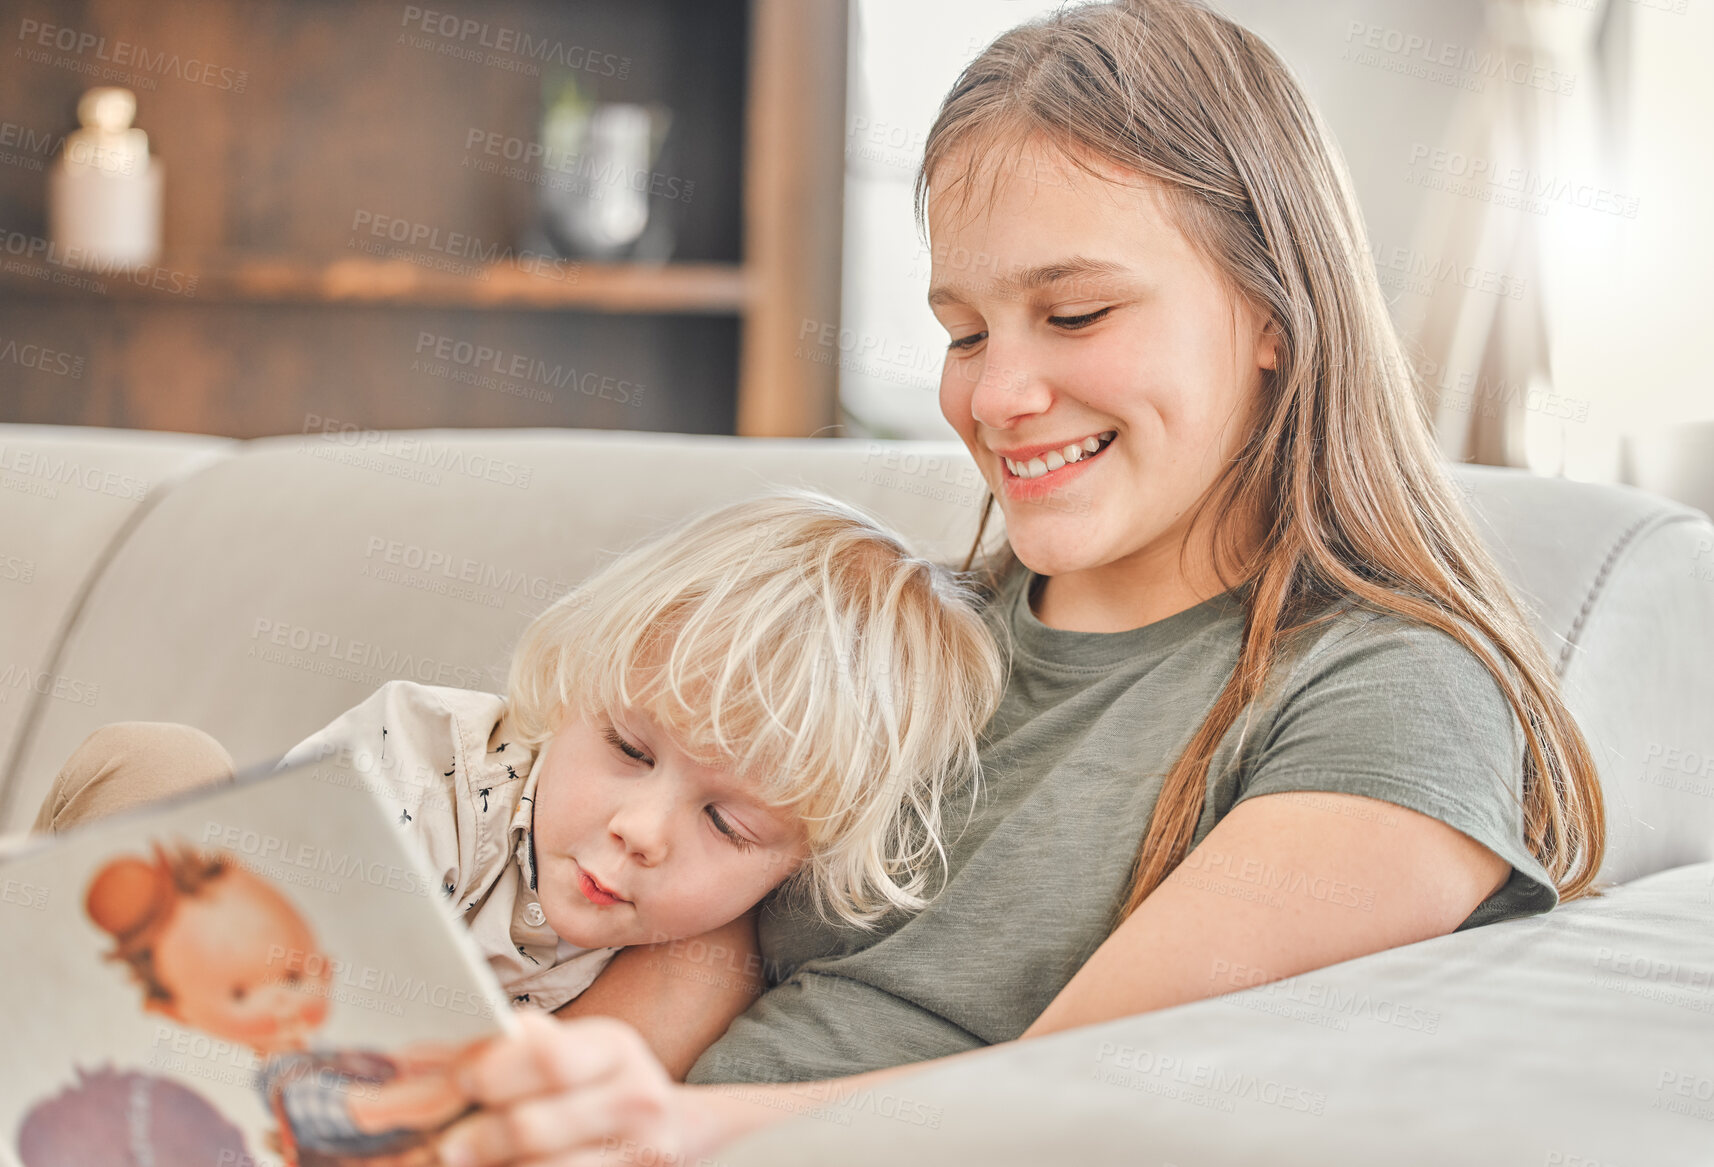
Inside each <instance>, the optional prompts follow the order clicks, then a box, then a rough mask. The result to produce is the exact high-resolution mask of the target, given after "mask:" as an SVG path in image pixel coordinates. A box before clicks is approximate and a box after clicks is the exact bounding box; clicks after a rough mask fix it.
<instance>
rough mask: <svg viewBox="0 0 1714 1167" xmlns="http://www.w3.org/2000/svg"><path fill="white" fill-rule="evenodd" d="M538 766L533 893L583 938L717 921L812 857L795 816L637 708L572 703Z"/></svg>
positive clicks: (698, 930)
mask: <svg viewBox="0 0 1714 1167" xmlns="http://www.w3.org/2000/svg"><path fill="white" fill-rule="evenodd" d="M536 764H537V766H538V767H539V768H540V772H539V776H538V777H537V780H536V806H535V843H536V885H537V892H538V894H539V895H540V896H541V904H542V910H543V911H544V912H545V913H546V915H547V922H548V925H549V926H550V927H551V928H553V930H554V931H555V932H557V933H558V934H559V935H560V936H561V937H562V938H564V939H566V940H568V941H570V942H571V943H573V944H577V945H580V946H582V947H584V948H607V947H612V946H616V945H631V944H655V943H659V942H661V941H664V940H678V939H683V938H685V937H690V936H697V935H700V934H702V933H704V932H707V931H709V930H710V929H712V928H718V927H719V926H721V925H722V924H725V923H728V922H729V921H731V920H734V919H737V918H738V917H739V916H741V915H743V914H744V913H745V912H747V911H748V910H749V909H750V908H751V907H752V906H754V905H755V904H756V902H757V901H758V900H760V899H761V898H762V897H763V896H764V895H766V894H767V893H768V892H769V891H771V890H772V889H773V888H774V887H775V886H777V885H778V884H779V883H780V882H781V881H783V880H784V879H785V878H786V877H787V876H789V875H791V874H792V872H794V871H796V870H797V869H798V867H799V866H800V865H801V864H802V863H803V860H804V859H805V858H806V856H807V855H808V846H807V835H806V832H805V831H804V827H803V823H802V822H801V821H800V820H799V819H798V817H797V816H796V815H795V814H793V813H791V812H790V811H788V810H778V809H773V808H770V807H768V806H767V805H765V804H764V803H763V802H762V801H761V800H760V799H759V798H758V797H756V795H755V793H754V792H753V791H752V790H751V789H750V785H749V784H748V783H745V782H743V781H742V780H740V779H738V778H736V777H734V776H733V775H732V774H731V773H729V772H728V771H725V770H720V769H713V768H710V767H708V766H703V765H700V764H698V763H697V762H695V761H693V760H692V759H690V758H688V757H686V756H685V755H684V754H683V753H682V752H680V750H679V749H678V747H677V746H676V745H675V743H674V742H673V740H672V739H671V738H670V737H669V736H668V735H667V734H666V733H664V732H662V731H661V730H660V728H659V727H658V726H657V725H656V724H655V722H654V720H653V719H652V718H650V717H649V716H648V715H647V714H646V713H644V712H642V711H640V710H630V711H627V712H625V713H623V714H617V715H615V717H614V719H613V720H612V721H609V720H608V719H607V718H606V717H605V716H602V715H596V716H595V717H594V718H591V719H586V718H585V717H584V716H583V715H582V714H581V713H580V712H576V711H574V712H568V713H567V715H566V717H565V719H564V720H563V721H562V722H561V723H560V727H559V730H558V732H556V733H555V734H554V736H553V738H552V740H551V741H550V742H549V743H548V744H547V745H546V746H544V747H543V753H542V756H541V757H540V758H538V759H537V762H536ZM722 827H724V828H725V831H723V830H722ZM726 831H730V832H731V833H732V835H736V836H737V839H736V840H734V839H733V838H732V837H731V836H729V835H728V834H727V833H725V832H726ZM592 879H593V880H594V881H595V883H596V884H599V885H600V886H601V887H605V888H606V889H607V890H608V891H610V892H612V893H614V895H616V896H617V897H619V898H618V899H617V900H615V899H612V898H610V897H608V896H604V895H602V894H601V893H600V890H599V888H597V887H592V886H591V883H590V881H591V880H592Z"/></svg>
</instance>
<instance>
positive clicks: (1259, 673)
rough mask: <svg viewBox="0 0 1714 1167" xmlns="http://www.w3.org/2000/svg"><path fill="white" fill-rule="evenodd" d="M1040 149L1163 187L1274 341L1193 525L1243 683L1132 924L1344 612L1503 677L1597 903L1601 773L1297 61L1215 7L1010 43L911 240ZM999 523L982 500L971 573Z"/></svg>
mask: <svg viewBox="0 0 1714 1167" xmlns="http://www.w3.org/2000/svg"><path fill="white" fill-rule="evenodd" d="M1025 142H1032V143H1045V144H1047V145H1049V146H1051V147H1052V148H1054V149H1055V150H1056V152H1057V153H1058V154H1059V155H1061V156H1063V157H1064V159H1065V160H1066V161H1067V162H1068V163H1070V164H1072V165H1076V166H1080V167H1082V168H1083V169H1084V170H1086V171H1088V172H1090V173H1098V170H1097V167H1098V166H1100V165H1101V164H1116V165H1117V166H1119V167H1121V168H1123V169H1124V170H1125V171H1126V172H1129V173H1133V174H1139V175H1143V176H1146V177H1147V178H1149V179H1154V180H1156V181H1157V182H1158V183H1159V184H1160V185H1161V186H1162V187H1163V188H1164V190H1165V192H1166V195H1167V204H1168V206H1169V207H1170V208H1171V209H1172V211H1173V214H1174V217H1175V219H1176V221H1177V223H1178V225H1179V227H1180V229H1181V230H1182V231H1183V232H1184V234H1185V236H1186V238H1187V239H1189V240H1190V242H1191V243H1192V245H1193V246H1195V247H1196V248H1197V249H1198V251H1199V252H1200V253H1201V254H1202V255H1203V256H1204V257H1205V258H1206V259H1207V260H1208V261H1209V262H1210V263H1212V264H1213V265H1214V267H1215V268H1216V269H1217V270H1218V271H1220V272H1221V273H1223V275H1224V278H1225V279H1226V281H1227V284H1228V287H1229V288H1230V289H1231V290H1232V291H1234V292H1235V293H1236V294H1237V295H1239V296H1242V297H1244V298H1246V299H1247V300H1248V301H1249V302H1250V303H1252V304H1255V305H1258V306H1260V307H1262V308H1264V309H1265V310H1266V312H1267V313H1268V314H1269V315H1271V317H1272V321H1273V326H1274V328H1275V329H1276V330H1277V337H1278V360H1277V365H1276V368H1275V369H1274V371H1273V372H1272V373H1271V374H1266V375H1265V379H1264V381H1263V382H1262V389H1261V392H1260V393H1259V394H1258V395H1257V401H1256V403H1255V408H1254V413H1253V414H1252V416H1251V417H1250V418H1249V419H1247V420H1248V422H1249V431H1248V432H1249V438H1248V441H1247V443H1246V444H1245V446H1244V447H1243V449H1242V450H1241V452H1240V453H1239V455H1238V456H1237V457H1236V458H1234V459H1233V460H1232V461H1231V462H1230V463H1229V464H1228V465H1227V466H1226V467H1225V468H1224V470H1223V471H1222V472H1221V474H1220V476H1219V477H1218V478H1217V479H1216V480H1215V481H1214V483H1213V484H1212V485H1211V487H1210V488H1209V490H1208V491H1207V492H1206V493H1205V494H1204V495H1203V497H1202V499H1201V500H1200V502H1199V503H1198V505H1197V508H1196V510H1195V512H1193V514H1192V516H1191V529H1192V530H1195V529H1197V528H1196V523H1197V521H1198V520H1199V519H1200V517H1201V512H1202V510H1203V509H1204V508H1207V507H1212V508H1214V514H1215V515H1216V516H1217V520H1216V524H1215V528H1214V552H1215V570H1216V572H1217V574H1218V576H1219V578H1220V580H1221V581H1222V582H1223V583H1226V584H1227V585H1228V586H1237V587H1241V588H1243V589H1244V591H1243V595H1244V606H1245V622H1244V633H1243V643H1242V647H1241V650H1240V653H1239V658H1238V663H1237V666H1236V667H1235V668H1234V670H1233V672H1232V675H1231V677H1230V678H1229V679H1228V681H1227V683H1226V686H1225V688H1224V689H1223V690H1222V691H1221V693H1220V697H1219V699H1218V700H1217V701H1216V702H1215V704H1214V707H1213V709H1212V710H1211V711H1210V712H1209V714H1208V716H1207V718H1206V719H1205V720H1204V721H1203V723H1202V725H1201V728H1200V729H1199V730H1198V731H1197V732H1196V734H1195V736H1194V737H1193V738H1192V739H1191V741H1190V743H1189V745H1188V746H1187V747H1186V749H1185V751H1184V753H1183V754H1182V755H1180V757H1179V758H1178V760H1177V761H1176V762H1175V763H1174V764H1173V766H1172V768H1171V769H1170V770H1169V771H1168V773H1167V776H1166V779H1165V781H1164V784H1163V786H1162V789H1161V793H1160V797H1159V801H1158V802H1157V803H1156V806H1155V810H1154V813H1153V815H1152V817H1151V818H1150V821H1149V826H1148V830H1147V832H1146V833H1145V835H1144V838H1143V840H1142V844H1141V846H1140V848H1139V851H1138V856H1137V861H1136V865H1135V868H1134V874H1133V877H1132V882H1131V887H1130V890H1129V893H1128V894H1127V896H1126V898H1125V902H1124V906H1123V907H1122V909H1121V911H1120V914H1119V920H1123V919H1125V918H1126V917H1128V916H1129V915H1130V914H1131V912H1133V911H1135V910H1136V908H1137V906H1138V905H1139V904H1141V903H1142V902H1143V900H1144V899H1145V898H1147V897H1148V895H1149V894H1150V893H1151V892H1153V891H1154V889H1155V888H1156V887H1158V886H1159V885H1160V883H1161V881H1162V880H1164V879H1165V878H1166V877H1167V876H1168V875H1169V874H1170V873H1171V872H1172V870H1173V869H1174V868H1175V867H1176V866H1178V864H1179V863H1180V862H1182V861H1183V860H1184V858H1185V856H1186V854H1187V853H1188V852H1189V849H1190V845H1191V841H1192V839H1193V837H1194V835H1195V831H1196V825H1197V821H1198V819H1199V817H1200V816H1201V813H1202V807H1203V802H1204V799H1205V794H1206V787H1207V781H1208V768H1209V764H1210V762H1211V761H1212V758H1213V755H1214V752H1215V750H1216V747H1217V746H1218V745H1219V743H1220V741H1221V740H1222V738H1223V737H1224V736H1225V734H1226V732H1227V731H1228V729H1229V728H1230V727H1231V726H1232V724H1233V723H1234V721H1235V720H1236V719H1237V717H1238V715H1239V713H1240V712H1241V711H1242V710H1244V709H1245V707H1246V706H1247V705H1248V704H1249V703H1250V701H1251V700H1252V699H1253V698H1255V697H1256V696H1257V695H1258V694H1259V693H1260V692H1261V690H1262V687H1263V684H1264V682H1265V681H1266V679H1267V678H1268V676H1269V671H1270V669H1271V668H1272V666H1273V665H1274V663H1275V660H1276V656H1278V655H1279V654H1280V653H1281V650H1282V649H1283V647H1284V646H1285V644H1286V642H1287V641H1288V640H1289V639H1290V638H1291V637H1292V636H1293V635H1294V634H1296V633H1298V632H1300V631H1302V630H1304V629H1307V628H1309V627H1310V626H1312V625H1314V624H1316V623H1319V622H1320V621H1319V620H1318V619H1317V617H1318V616H1319V617H1321V618H1322V619H1325V613H1326V609H1327V607H1328V604H1329V602H1330V601H1332V600H1335V599H1338V598H1341V597H1347V596H1348V597H1352V598H1354V599H1355V600H1356V601H1357V603H1359V604H1360V605H1362V606H1365V607H1367V608H1370V609H1374V610H1378V611H1383V612H1391V613H1396V614H1397V615H1399V616H1402V617H1404V618H1406V619H1408V620H1412V621H1417V622H1420V623H1422V624H1426V625H1430V626H1432V627H1434V628H1438V629H1440V630H1441V631H1442V632H1445V633H1446V634H1447V635H1449V636H1452V637H1455V638H1456V639H1457V640H1458V641H1459V643H1461V644H1463V645H1464V646H1465V647H1466V648H1468V649H1469V650H1470V651H1471V652H1473V653H1475V654H1476V656H1477V658H1478V659H1480V660H1481V661H1482V662H1483V663H1484V664H1485V665H1486V666H1487V667H1488V669H1489V671H1490V672H1492V673H1493V675H1494V678H1495V680H1496V681H1497V682H1498V684H1499V686H1500V689H1501V690H1502V691H1503V692H1504V693H1505V696H1506V699H1507V701H1508V702H1509V703H1510V704H1511V706H1512V709H1513V710H1514V712H1515V713H1516V714H1517V717H1518V720H1519V722H1520V723H1521V725H1522V727H1523V730H1524V735H1525V738H1526V742H1527V749H1526V753H1525V758H1524V773H1523V810H1524V836H1525V842H1526V844H1527V845H1528V847H1529V849H1530V852H1531V853H1532V854H1533V855H1535V856H1536V857H1537V858H1538V859H1539V860H1540V861H1541V863H1542V865H1543V867H1545V868H1546V869H1547V871H1548V872H1549V874H1550V875H1551V876H1552V878H1553V880H1554V883H1555V886H1556V887H1557V888H1558V890H1559V894H1560V898H1561V900H1562V901H1568V900H1573V899H1577V898H1580V897H1582V896H1587V895H1597V894H1599V891H1598V889H1596V888H1595V887H1594V879H1595V875H1596V873H1597V872H1598V871H1599V869H1600V866H1601V858H1602V855H1603V853H1604V850H1605V846H1606V828H1605V819H1604V813H1603V809H1602V801H1601V787H1600V784H1599V781H1598V779H1597V776H1596V772H1595V764H1594V761H1593V759H1592V757H1591V755H1590V752H1589V748H1588V746H1587V744H1586V743H1585V742H1584V739H1583V735H1582V733H1581V732H1580V731H1579V729H1578V727H1577V724H1576V722H1575V721H1574V720H1573V719H1572V717H1571V714H1570V712H1569V711H1568V710H1567V709H1566V707H1565V704H1564V702H1563V700H1561V698H1560V695H1559V691H1558V683H1557V681H1556V679H1555V676H1554V673H1553V669H1552V667H1551V665H1550V664H1549V662H1548V659H1547V655H1546V653H1545V651H1544V650H1543V648H1542V646H1541V644H1540V642H1539V641H1538V640H1537V639H1536V637H1535V635H1534V633H1533V632H1532V631H1531V629H1530V627H1529V624H1528V623H1527V621H1526V618H1525V616H1524V614H1523V611H1522V609H1521V607H1520V605H1519V603H1518V601H1517V600H1516V598H1515V597H1514V596H1513V595H1512V593H1511V591H1510V589H1509V588H1508V586H1507V584H1506V581H1505V579H1504V577H1503V576H1502V575H1501V573H1500V570H1499V568H1498V566H1497V565H1496V564H1495V563H1494V561H1493V559H1492V558H1491V557H1490V556H1489V554H1488V552H1487V550H1486V549H1485V548H1484V547H1483V545H1482V543H1481V541H1480V539H1479V538H1478V536H1477V535H1476V532H1475V530H1474V528H1473V527H1472V526H1471V523H1470V521H1469V519H1468V517H1467V516H1466V514H1465V513H1464V511H1463V509H1462V508H1461V506H1460V505H1459V503H1458V501H1457V500H1456V499H1455V497H1454V496H1455V493H1456V489H1457V488H1456V487H1455V486H1453V484H1452V481H1451V479H1450V477H1449V475H1448V473H1447V470H1446V468H1445V466H1444V464H1443V462H1442V459H1441V456H1440V453H1439V450H1438V449H1437V447H1436V446H1435V443H1434V441H1433V438H1432V434H1431V430H1430V426H1429V421H1428V417H1427V414H1426V410H1425V408H1424V403H1423V398H1422V395H1421V392H1420V390H1419V387H1418V385H1417V382H1416V379H1415V376H1414V374H1413V372H1412V370H1411V368H1410V365H1409V362H1408V361H1407V360H1406V357H1405V354H1404V351H1403V348H1402V347H1401V345H1400V342H1399V339H1398V336H1397V334H1396V332H1395V331H1394V329H1393V326H1392V322H1391V320H1390V318H1389V317H1388V315H1387V309H1386V303H1385V301H1384V299H1383V298H1382V295H1381V289H1380V285H1379V281H1378V280H1377V277H1376V274H1375V269H1374V266H1373V264H1372V263H1371V261H1370V257H1369V250H1368V244H1367V240H1366V237H1365V234H1364V229H1363V224H1362V221H1361V218H1360V216H1359V214H1358V212H1357V209H1356V207H1357V202H1356V199H1355V197H1354V196H1353V194H1352V191H1351V186H1350V180H1349V177H1348V176H1347V174H1346V172H1345V168H1344V165H1343V162H1342V161H1341V160H1340V159H1339V155H1338V153H1337V150H1336V148H1335V147H1334V145H1333V143H1332V140H1331V137H1330V135H1329V134H1328V133H1327V130H1326V128H1325V127H1324V126H1323V125H1322V123H1321V120H1320V118H1319V116H1318V115H1317V113H1316V111H1315V110H1314V108H1313V107H1312V106H1311V105H1310V103H1309V101H1308V100H1307V99H1306V98H1305V96H1304V94H1303V92H1302V91H1301V90H1300V89H1299V87H1298V84H1297V82H1296V81H1295V80H1294V79H1293V78H1292V76H1291V74H1290V72H1289V71H1288V70H1287V68H1286V66H1285V64H1284V63H1283V62H1282V61H1281V60H1280V59H1279V57H1278V56H1276V55H1275V53H1274V52H1273V51H1272V50H1271V49H1270V48H1268V46H1267V45H1265V44H1264V43H1262V41H1261V40H1260V39H1259V38H1258V37H1256V36H1255V34H1253V33H1251V32H1249V31H1247V30H1246V29H1244V28H1243V27H1241V26H1240V25H1238V24H1235V23H1233V22H1232V21H1230V20H1227V19H1226V18H1224V17H1222V16H1220V15H1219V14H1218V13H1216V12H1214V11H1212V10H1211V9H1210V8H1208V7H1207V6H1206V5H1205V4H1203V3H1201V2H1200V0H1123V2H1118V3H1101V4H1088V5H1082V6H1078V7H1071V8H1066V9H1061V10H1060V11H1058V12H1056V13H1054V14H1052V15H1050V16H1047V17H1044V18H1042V19H1041V20H1039V21H1036V22H1032V23H1030V24H1025V25H1022V26H1020V27H1018V28H1015V29H1012V30H1011V31H1009V32H1007V33H1004V34H1003V35H1001V36H1000V37H999V38H998V39H996V40H995V41H994V42H993V43H992V44H990V45H989V46H988V47H987V49H985V50H984V51H983V52H982V54H981V55H980V56H978V57H977V58H976V59H975V60H974V61H972V62H971V63H970V64H969V65H968V66H967V67H966V68H965V69H964V72H963V73H962V74H961V75H960V76H959V78H958V81H957V83H956V84H955V85H954V86H953V88H952V90H951V92H950V93H949V94H948V95H947V97H946V99H945V101H944V102H943V103H942V105H941V109H940V113H939V116H938V117H937V118H936V119H935V122H934V126H933V128H932V129H931V130H930V132H929V135H928V140H927V142H926V144H925V149H924V158H923V164H922V168H921V170H920V171H919V172H918V174H917V180H916V210H917V217H918V220H919V222H924V210H925V207H926V199H927V195H928V190H929V184H930V182H931V180H933V179H936V178H937V177H939V178H946V177H947V175H945V174H943V173H942V169H943V163H945V162H946V161H947V159H948V158H949V157H950V156H951V155H953V154H954V152H955V151H961V152H962V157H963V159H964V163H965V165H964V172H963V174H962V176H954V177H953V182H951V183H950V184H944V183H936V185H935V189H936V190H937V191H942V190H945V189H947V187H948V186H954V187H957V188H959V189H960V190H962V191H963V194H964V197H966V198H968V197H969V194H970V190H971V180H973V179H974V178H975V177H976V174H977V172H978V170H980V169H981V167H982V165H983V162H984V159H990V160H991V158H992V157H993V155H994V152H995V151H1001V150H1005V149H1007V148H1008V147H1009V146H1017V145H1020V144H1023V143H1025ZM992 505H993V497H992V495H990V496H989V498H988V500H987V503H986V504H985V505H984V508H983V512H982V520H981V523H980V525H979V526H978V530H977V536H976V543H975V545H974V546H973V547H972V549H971V556H970V558H968V559H966V561H965V567H966V569H968V568H969V566H970V564H971V562H972V561H973V560H974V558H975V555H976V549H977V548H978V547H980V546H981V543H982V532H983V528H985V526H986V524H987V520H988V515H989V512H990V510H991V508H992ZM1235 515H1236V516H1261V517H1262V521H1263V524H1264V528H1263V534H1262V536H1261V541H1260V543H1259V544H1258V545H1257V547H1256V550H1255V553H1254V554H1253V555H1252V556H1251V557H1250V559H1249V561H1248V562H1247V563H1246V562H1243V561H1242V559H1241V555H1240V552H1239V550H1238V540H1239V539H1240V538H1241V535H1240V534H1239V533H1237V532H1234V531H1233V530H1232V529H1231V527H1230V526H1229V525H1228V524H1227V523H1226V522H1224V521H1222V520H1223V519H1224V518H1226V517H1227V516H1235ZM1181 558H1182V549H1181ZM1227 561H1230V562H1232V563H1233V564H1235V565H1236V569H1237V572H1238V579H1237V580H1236V582H1235V583H1234V582H1232V581H1230V580H1229V578H1228V575H1227V572H1226V569H1225V567H1224V566H1223V564H1224V563H1225V562H1227ZM1016 566H1017V560H1016V557H1015V555H1013V554H1012V552H1011V550H1010V547H1009V546H1005V547H1002V548H1001V550H1000V552H999V553H998V554H997V556H996V557H993V558H991V559H990V560H989V562H988V563H987V564H986V566H985V570H986V573H987V575H988V586H989V587H990V588H997V586H998V580H999V577H1000V576H1001V575H1003V574H1004V572H1006V571H1008V570H1011V569H1013V568H1015V567H1016ZM1466 624H1468V625H1469V627H1473V628H1474V629H1476V630H1478V631H1479V632H1480V633H1481V634H1482V635H1484V636H1486V638H1487V639H1488V641H1489V642H1491V643H1492V644H1493V645H1494V646H1495V647H1496V648H1497V649H1498V651H1499V655H1500V656H1501V657H1503V658H1504V659H1503V661H1496V660H1495V659H1494V658H1493V657H1492V656H1491V655H1490V653H1489V652H1488V651H1486V650H1485V649H1484V647H1483V646H1482V644H1481V643H1480V642H1479V640H1478V639H1477V637H1476V636H1475V635H1473V634H1472V632H1471V631H1469V629H1468V628H1467V627H1466Z"/></svg>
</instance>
